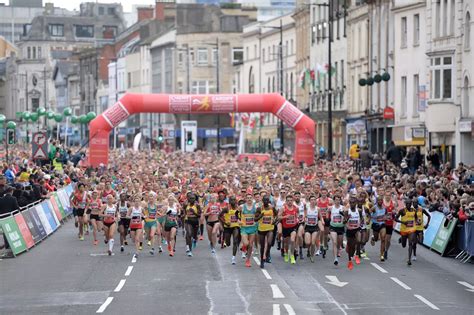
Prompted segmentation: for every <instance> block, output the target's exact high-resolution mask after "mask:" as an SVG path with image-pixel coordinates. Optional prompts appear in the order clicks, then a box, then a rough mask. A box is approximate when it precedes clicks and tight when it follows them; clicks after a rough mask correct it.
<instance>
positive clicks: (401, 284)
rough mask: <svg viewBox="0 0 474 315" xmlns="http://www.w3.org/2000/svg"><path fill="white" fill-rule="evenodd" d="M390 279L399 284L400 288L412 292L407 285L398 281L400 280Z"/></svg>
mask: <svg viewBox="0 0 474 315" xmlns="http://www.w3.org/2000/svg"><path fill="white" fill-rule="evenodd" d="M390 279H392V280H393V281H394V282H395V283H396V284H398V285H399V286H401V287H402V288H404V289H405V290H411V288H410V287H409V286H407V285H406V284H405V283H403V282H402V281H400V280H398V278H395V277H390Z"/></svg>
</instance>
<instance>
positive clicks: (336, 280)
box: [326, 276, 349, 288]
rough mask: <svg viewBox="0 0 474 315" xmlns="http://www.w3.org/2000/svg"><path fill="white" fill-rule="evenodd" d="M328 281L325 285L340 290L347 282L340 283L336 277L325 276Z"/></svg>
mask: <svg viewBox="0 0 474 315" xmlns="http://www.w3.org/2000/svg"><path fill="white" fill-rule="evenodd" d="M326 278H327V279H328V280H329V281H326V283H329V284H332V285H335V286H336V287H339V288H342V287H343V286H345V285H347V284H348V283H349V282H341V281H339V279H338V278H337V277H336V276H326Z"/></svg>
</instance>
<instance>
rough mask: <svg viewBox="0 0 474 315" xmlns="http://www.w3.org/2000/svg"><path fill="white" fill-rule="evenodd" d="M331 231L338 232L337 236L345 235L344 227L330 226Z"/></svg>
mask: <svg viewBox="0 0 474 315" xmlns="http://www.w3.org/2000/svg"><path fill="white" fill-rule="evenodd" d="M329 231H331V232H336V233H337V235H344V227H343V226H339V227H336V226H329Z"/></svg>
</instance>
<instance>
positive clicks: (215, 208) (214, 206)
mask: <svg viewBox="0 0 474 315" xmlns="http://www.w3.org/2000/svg"><path fill="white" fill-rule="evenodd" d="M208 211H209V213H210V215H219V214H220V213H221V206H220V205H219V204H218V203H209V210H208Z"/></svg>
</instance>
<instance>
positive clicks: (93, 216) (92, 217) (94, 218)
mask: <svg viewBox="0 0 474 315" xmlns="http://www.w3.org/2000/svg"><path fill="white" fill-rule="evenodd" d="M90 220H96V221H102V218H101V217H100V216H99V215H98V214H91V215H90Z"/></svg>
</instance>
